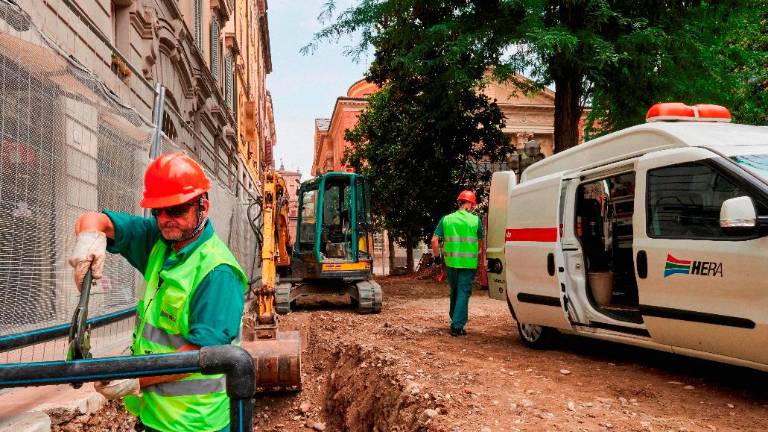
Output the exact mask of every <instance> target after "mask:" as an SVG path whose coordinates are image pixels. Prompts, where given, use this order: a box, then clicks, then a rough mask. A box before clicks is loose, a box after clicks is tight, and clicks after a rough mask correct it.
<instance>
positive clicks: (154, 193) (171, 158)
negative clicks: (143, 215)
mask: <svg viewBox="0 0 768 432" xmlns="http://www.w3.org/2000/svg"><path fill="white" fill-rule="evenodd" d="M209 189H211V182H210V180H208V177H206V176H205V172H204V171H203V168H202V167H200V165H198V164H197V162H195V161H194V160H192V158H190V157H189V156H187V155H185V154H183V153H169V154H163V155H160V156H158V157H157V159H155V160H153V161H152V162H150V164H149V166H148V167H147V171H146V172H145V173H144V197H143V198H142V199H141V202H140V203H139V205H140V206H141V207H143V208H163V207H171V206H175V205H178V204H183V203H185V202H187V201H189V200H191V199H192V198H194V197H196V196H198V195H202V194H204V193H206V192H208V190H209Z"/></svg>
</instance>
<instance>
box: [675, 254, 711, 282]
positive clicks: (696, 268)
mask: <svg viewBox="0 0 768 432" xmlns="http://www.w3.org/2000/svg"><path fill="white" fill-rule="evenodd" d="M676 274H684V275H696V276H713V277H714V276H720V277H723V263H720V262H711V261H693V260H683V259H679V258H675V257H673V256H672V255H670V254H667V262H666V264H665V265H664V277H668V276H672V275H676Z"/></svg>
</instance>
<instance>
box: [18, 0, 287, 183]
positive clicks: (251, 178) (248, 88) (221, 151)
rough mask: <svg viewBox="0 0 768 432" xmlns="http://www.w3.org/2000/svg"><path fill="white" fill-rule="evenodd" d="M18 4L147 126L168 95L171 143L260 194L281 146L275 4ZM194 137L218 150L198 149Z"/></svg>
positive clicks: (44, 0)
mask: <svg viewBox="0 0 768 432" xmlns="http://www.w3.org/2000/svg"><path fill="white" fill-rule="evenodd" d="M19 4H20V5H21V6H22V8H23V9H24V10H25V12H26V13H27V14H29V16H30V17H31V19H32V22H33V23H34V24H35V25H36V26H38V27H39V28H41V29H44V32H45V33H46V34H47V36H48V37H49V38H50V39H51V40H52V41H53V42H54V43H55V44H57V45H58V46H59V47H60V48H61V49H62V50H63V51H64V52H66V53H68V54H70V55H72V56H73V57H74V58H76V59H77V60H78V61H79V62H80V63H82V64H83V65H84V66H85V67H86V68H87V69H88V70H90V71H92V72H93V73H95V74H96V75H97V76H98V77H99V79H101V80H102V81H103V82H104V83H105V84H106V86H107V87H108V88H109V89H110V90H111V91H112V92H114V93H115V94H117V96H118V97H119V98H120V99H121V100H123V101H125V102H127V103H128V104H130V105H131V106H132V107H133V108H134V109H136V110H137V111H138V112H139V113H141V114H142V115H143V116H145V117H146V118H148V119H151V117H152V107H153V101H154V95H155V93H154V88H155V85H156V84H157V83H160V84H162V85H163V86H165V88H166V90H165V102H166V103H165V108H166V109H165V115H164V117H163V132H165V134H166V136H167V137H168V138H170V139H171V140H173V141H175V142H176V143H177V144H179V145H182V146H184V145H185V146H186V147H187V148H188V149H189V150H190V153H193V154H194V155H195V156H197V158H198V159H199V160H201V161H202V162H204V163H206V164H210V165H212V166H214V167H215V168H214V170H216V171H218V170H219V169H227V170H229V171H232V172H237V173H238V180H239V182H240V183H242V184H243V185H244V186H245V187H246V188H254V187H255V182H256V181H258V180H257V179H258V177H259V175H260V172H261V170H262V168H263V167H264V166H266V165H268V164H270V163H271V161H269V160H268V159H266V158H265V155H266V154H269V153H271V149H267V147H268V146H271V145H274V125H273V124H270V119H271V118H272V115H271V112H269V111H268V110H271V102H269V95H268V92H267V90H266V85H265V81H266V75H267V74H268V73H270V72H271V70H272V64H271V57H270V48H269V28H268V20H267V1H266V0H77V1H72V0H66V1H65V0H40V1H30V2H19ZM185 130H188V131H185ZM192 135H195V136H199V137H200V139H201V140H203V141H204V142H205V143H206V144H209V145H206V146H201V145H200V144H199V143H193V142H190V141H192V140H193V138H191V136H192ZM221 165H225V166H223V167H222V166H221ZM245 172H248V173H249V174H250V175H244V173H245Z"/></svg>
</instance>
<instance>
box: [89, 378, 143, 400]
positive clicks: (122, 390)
mask: <svg viewBox="0 0 768 432" xmlns="http://www.w3.org/2000/svg"><path fill="white" fill-rule="evenodd" d="M93 388H95V389H96V391H97V392H99V393H101V394H102V395H104V397H105V398H107V399H109V400H115V399H120V398H123V397H125V396H128V395H135V396H141V386H140V385H139V380H138V378H129V379H120V380H112V381H96V382H95V383H93Z"/></svg>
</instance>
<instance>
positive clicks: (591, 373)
mask: <svg viewBox="0 0 768 432" xmlns="http://www.w3.org/2000/svg"><path fill="white" fill-rule="evenodd" d="M382 286H383V288H384V299H385V302H384V307H383V310H382V312H381V314H378V315H357V314H355V313H354V312H353V311H352V310H351V309H350V307H349V306H348V305H347V303H346V302H345V301H343V300H342V299H343V297H338V298H337V297H325V298H323V299H320V300H318V299H317V298H313V300H312V301H306V302H300V303H299V305H298V311H297V312H294V313H291V314H290V315H288V316H286V317H283V319H282V320H281V328H283V329H299V330H301V332H302V338H303V346H304V347H305V351H304V353H303V362H304V363H303V373H304V377H303V379H304V381H303V382H304V389H303V391H302V392H301V393H298V394H294V395H277V394H276V395H270V396H266V397H265V396H261V397H259V398H257V400H256V413H257V414H256V418H255V425H254V430H255V431H279V430H285V431H298V430H311V429H314V430H326V431H336V430H348V431H371V430H378V431H394V430H400V431H404V430H429V431H451V432H452V431H466V432H470V431H473V432H474V431H518V430H519V431H548V430H560V431H604V430H613V431H692V432H693V431H762V430H766V428H768V389H767V388H768V387H767V386H768V375H766V374H765V373H761V372H757V371H752V370H749V369H743V368H737V367H733V366H728V365H723V364H719V363H713V362H707V361H701V360H696V359H692V358H687V357H682V356H675V355H671V354H666V353H660V352H656V351H652V350H646V349H639V348H633V347H628V346H623V345H619V344H614V343H606V342H601V341H594V340H589V339H585V338H577V337H563V338H561V339H560V342H559V343H558V344H557V346H556V347H555V348H554V349H551V350H547V351H535V350H531V349H529V348H526V347H524V346H523V345H522V344H520V343H519V341H518V335H517V330H516V329H515V328H514V322H513V320H512V317H511V316H510V314H509V312H508V310H507V306H506V305H505V304H504V303H502V302H498V301H496V300H491V299H489V298H488V297H487V292H485V291H478V290H476V291H475V294H474V296H473V297H472V299H471V301H470V322H469V325H468V327H467V331H468V333H469V334H468V335H467V336H465V337H458V338H454V337H451V336H449V335H448V331H447V327H448V321H447V309H448V297H447V286H445V285H443V284H438V283H435V282H431V281H418V280H413V279H408V278H394V277H392V278H385V279H384V280H383V281H382ZM110 412H113V410H111V409H110ZM92 423H93V424H99V423H103V420H93V421H92ZM108 424H115V423H114V422H108ZM83 430H92V431H96V430H99V431H101V430H110V429H105V428H103V426H94V427H93V428H90V429H89V428H85V429H83Z"/></svg>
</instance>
